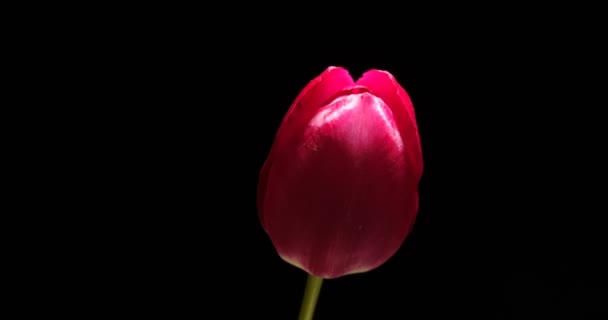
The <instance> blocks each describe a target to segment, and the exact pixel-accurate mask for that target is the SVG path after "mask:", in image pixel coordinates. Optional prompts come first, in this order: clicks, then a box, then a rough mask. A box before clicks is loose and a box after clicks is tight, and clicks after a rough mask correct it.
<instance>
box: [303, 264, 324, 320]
mask: <svg viewBox="0 0 608 320" xmlns="http://www.w3.org/2000/svg"><path fill="white" fill-rule="evenodd" d="M322 283H323V278H319V277H315V276H313V275H312V274H309V275H308V279H307V280H306V290H304V299H303V300H302V308H301V309H300V317H299V318H298V319H299V320H312V316H313V314H314V313H315V307H316V305H317V300H318V299H319V292H321V284H322Z"/></svg>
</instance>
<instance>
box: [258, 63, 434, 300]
mask: <svg viewBox="0 0 608 320" xmlns="http://www.w3.org/2000/svg"><path fill="white" fill-rule="evenodd" d="M422 168H423V164H422V152H421V148H420V139H419V135H418V128H417V124H416V118H415V114H414V109H413V106H412V102H411V100H410V98H409V96H408V94H407V93H406V91H405V90H404V89H403V88H402V87H401V86H400V85H399V84H398V83H397V81H396V79H395V78H394V77H393V76H392V75H391V74H390V73H388V72H387V71H381V70H370V71H367V72H366V73H364V74H363V76H362V77H361V78H360V79H358V80H357V81H354V80H353V79H352V78H351V76H350V74H349V73H348V71H347V70H345V69H343V68H340V67H330V68H328V69H327V70H325V71H324V72H323V73H322V74H321V75H319V76H318V77H317V78H315V79H313V80H312V81H311V82H310V83H308V85H307V86H306V87H305V88H304V89H303V90H302V91H301V92H300V94H299V95H298V96H297V98H296V99H295V101H294V102H293V104H292V105H291V107H290V108H289V110H288V111H287V114H286V115H285V117H284V118H283V121H282V123H281V125H280V127H279V129H278V131H277V133H276V136H275V139H274V142H273V145H272V148H271V150H270V153H269V155H268V157H267V159H266V161H265V163H264V166H263V168H262V170H261V172H260V176H259V184H258V190H257V206H258V212H259V218H260V221H261V224H262V226H263V228H264V230H265V231H266V233H267V234H268V236H269V237H270V240H271V241H272V244H273V245H274V247H275V249H276V250H277V252H278V254H279V256H280V257H281V258H282V259H283V260H285V261H286V262H288V263H290V264H292V265H294V266H296V267H298V268H300V269H302V270H304V271H306V272H307V273H308V274H309V275H310V276H312V278H309V284H310V282H311V281H313V282H314V281H317V282H319V283H320V280H318V279H332V278H337V277H341V276H344V275H348V274H354V273H362V272H367V271H370V270H372V269H375V268H377V267H379V266H380V265H382V264H383V263H385V262H386V261H387V260H388V259H389V258H390V257H391V256H393V255H394V254H395V252H396V251H397V250H398V249H399V247H400V246H401V244H402V243H403V241H404V240H405V238H406V236H407V235H408V233H409V232H410V231H411V229H412V226H413V224H414V221H415V218H416V213H417V211H418V183H419V181H420V178H421V175H422ZM311 279H312V280H311ZM315 279H317V280H315ZM319 286H320V284H319ZM307 288H308V287H307ZM307 292H308V289H307ZM317 294H318V292H317ZM313 304H314V303H313ZM313 308H314V306H313Z"/></svg>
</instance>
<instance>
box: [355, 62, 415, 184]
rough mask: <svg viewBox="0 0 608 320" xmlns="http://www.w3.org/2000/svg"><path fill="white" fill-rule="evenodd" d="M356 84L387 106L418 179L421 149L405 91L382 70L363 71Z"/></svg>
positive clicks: (408, 98)
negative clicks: (369, 91)
mask: <svg viewBox="0 0 608 320" xmlns="http://www.w3.org/2000/svg"><path fill="white" fill-rule="evenodd" d="M356 84H357V85H362V86H365V87H367V88H369V89H370V90H371V92H372V93H373V94H374V95H376V96H377V97H380V98H381V99H382V100H384V102H385V103H386V104H387V105H388V106H389V108H390V109H391V111H392V112H393V115H394V118H395V119H396V121H397V126H398V127H399V131H400V132H401V136H402V138H403V141H404V143H405V145H406V148H407V150H408V153H409V159H410V161H411V162H412V164H413V165H414V168H415V176H416V178H417V179H420V177H421V176H422V170H423V163H422V150H421V147H420V137H419V136H418V125H417V123H416V115H415V112H414V107H413V105H412V101H411V100H410V97H409V95H408V94H407V92H406V91H405V90H404V89H403V88H402V87H401V85H399V83H398V82H397V80H396V79H395V77H393V75H392V74H390V73H389V72H387V71H383V70H376V69H372V70H369V71H367V72H365V73H364V74H363V76H362V77H361V78H360V79H359V80H357V82H356Z"/></svg>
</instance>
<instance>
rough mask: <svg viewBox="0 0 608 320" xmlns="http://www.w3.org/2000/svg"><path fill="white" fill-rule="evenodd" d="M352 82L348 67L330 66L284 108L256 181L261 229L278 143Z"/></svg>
mask: <svg viewBox="0 0 608 320" xmlns="http://www.w3.org/2000/svg"><path fill="white" fill-rule="evenodd" d="M352 85H353V79H352V77H351V76H350V74H349V73H348V71H347V70H345V69H343V68H340V67H329V68H327V69H326V70H325V71H324V72H323V73H321V74H320V75H319V76H318V77H316V78H315V79H313V80H312V81H310V82H309V83H308V85H306V87H305V88H304V89H303V90H302V91H301V92H300V94H298V96H297V97H296V99H295V101H294V102H293V103H292V105H291V107H290V108H289V110H288V111H287V114H286V115H285V117H284V118H283V121H282V123H281V125H280V127H279V129H278V131H277V134H276V137H275V141H274V142H273V146H272V148H271V151H270V154H269V156H268V158H267V159H266V161H265V162H264V166H263V167H262V170H261V172H260V177H259V182H258V190H257V207H258V215H259V217H260V221H261V223H262V226H263V227H264V228H266V227H265V224H264V220H265V219H264V210H263V205H262V200H263V199H264V198H263V197H264V194H265V193H266V185H267V179H268V177H267V176H268V168H269V167H270V166H271V165H272V161H273V158H274V153H275V151H274V150H275V149H277V145H281V144H285V143H290V142H289V141H290V140H292V137H293V135H294V133H297V132H301V131H302V130H303V129H304V126H306V124H307V123H308V121H309V120H310V119H311V118H312V117H313V115H314V114H315V112H316V111H317V110H318V109H319V108H321V107H322V106H323V105H325V104H327V103H329V102H331V101H329V100H331V99H332V98H334V97H335V96H336V94H338V93H339V92H340V91H342V90H343V89H344V88H346V87H350V86H352Z"/></svg>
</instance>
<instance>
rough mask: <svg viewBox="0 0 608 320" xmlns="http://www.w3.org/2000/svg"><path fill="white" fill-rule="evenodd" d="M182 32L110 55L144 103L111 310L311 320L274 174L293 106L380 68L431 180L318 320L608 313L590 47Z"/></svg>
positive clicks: (119, 227)
mask: <svg viewBox="0 0 608 320" xmlns="http://www.w3.org/2000/svg"><path fill="white" fill-rule="evenodd" d="M175 20H179V19H175ZM175 20H171V21H174V22H175V23H177V24H178V25H179V26H175V25H173V27H171V28H170V29H169V30H170V31H166V30H165V29H164V27H158V28H157V29H153V30H150V29H145V28H143V27H142V28H134V29H130V30H135V31H133V32H132V33H128V35H125V34H122V35H121V37H120V39H119V41H121V44H119V45H118V46H116V47H113V48H119V49H111V50H110V52H109V53H108V55H111V56H112V59H111V60H108V61H113V62H118V64H117V65H118V66H120V67H118V68H116V69H114V68H112V70H118V71H116V73H115V74H113V75H111V77H112V79H113V80H112V81H113V82H112V84H110V85H109V86H108V87H109V88H110V91H111V92H121V93H126V95H125V96H126V97H120V98H117V99H119V100H120V103H117V104H116V105H118V106H120V107H117V108H116V113H115V114H113V116H114V117H115V119H114V120H116V123H118V126H119V127H120V129H117V130H116V131H115V132H117V133H118V134H117V136H116V137H113V138H114V139H115V141H116V143H115V145H112V146H110V148H111V149H112V150H113V151H115V152H114V153H113V154H112V156H111V160H112V163H113V165H114V166H115V168H116V169H117V171H116V172H118V173H119V175H118V177H119V178H117V179H116V180H115V181H113V184H114V187H113V188H114V190H113V191H112V192H111V193H110V194H111V198H112V199H117V200H118V201H117V203H120V204H117V205H116V207H114V208H119V210H114V211H115V212H116V213H115V214H112V218H111V219H110V220H111V221H110V223H111V224H112V229H111V230H112V232H115V233H116V234H115V236H113V235H110V236H107V237H108V239H116V240H115V242H114V241H111V243H112V244H113V245H114V246H113V248H114V249H111V250H110V249H109V252H108V256H109V257H111V259H110V260H108V261H107V262H105V263H107V264H108V265H107V269H106V270H112V272H111V273H109V274H110V275H109V276H108V279H110V280H113V281H110V283H112V291H113V293H112V294H110V295H109V298H108V299H109V300H107V301H109V302H108V304H109V305H112V306H114V305H120V306H127V307H130V309H131V310H132V311H133V314H138V313H140V312H144V313H149V314H162V315H167V316H173V317H181V316H182V315H194V316H197V317H202V318H205V319H207V318H208V319H224V318H226V319H228V318H249V317H255V318H262V319H295V318H296V316H297V313H298V310H299V306H300V302H301V298H302V294H303V290H304V284H305V280H306V274H305V273H304V272H303V271H301V270H299V269H297V268H295V267H293V266H291V265H289V264H287V263H285V262H283V261H282V260H281V259H280V258H279V257H278V255H277V254H276V252H275V251H274V248H273V247H272V244H271V242H270V240H269V238H268V236H267V235H266V234H265V233H264V231H263V229H262V227H261V225H260V223H259V220H258V216H257V211H256V201H255V199H256V187H257V179H258V174H259V170H260V169H261V166H262V164H263V161H264V160H265V158H266V156H267V154H268V152H269V150H270V146H271V143H272V140H273V138H274V134H275V132H276V130H277V128H278V125H279V123H280V121H281V119H282V117H283V116H284V114H285V113H286V111H287V109H288V108H289V106H290V104H291V102H292V101H293V99H295V97H296V96H297V94H298V93H299V91H300V90H301V89H302V88H303V87H304V86H305V85H306V84H307V83H308V81H310V80H312V79H313V78H314V77H316V76H317V75H319V74H320V73H321V72H322V71H323V70H325V68H327V67H328V66H331V65H334V66H342V67H344V68H347V69H348V70H349V71H350V72H351V75H352V76H353V77H354V78H357V77H359V76H360V75H361V74H362V73H363V72H365V71H366V70H368V69H370V68H377V69H384V70H387V71H389V72H391V73H392V74H393V75H394V76H395V77H396V78H397V80H398V81H399V82H400V83H401V85H402V86H403V87H404V88H405V89H406V90H407V91H408V93H409V94H410V97H411V99H412V101H413V104H414V107H415V109H416V114H417V120H418V124H419V129H420V136H421V140H422V148H423V157H424V163H425V171H424V175H423V178H422V181H421V184H420V194H421V195H420V197H421V203H420V211H419V215H418V220H417V222H416V225H415V227H414V230H413V232H412V233H411V235H410V236H409V237H408V239H407V240H406V241H405V243H404V244H403V246H402V247H401V249H400V250H399V251H398V252H397V254H396V255H395V256H394V257H393V258H391V259H390V260H389V261H388V262H387V263H386V264H384V265H382V266H381V267H379V268H378V269H376V270H373V271H370V272H368V273H365V274H359V275H352V276H345V277H343V278H340V279H335V280H330V281H325V282H324V284H323V288H322V291H321V296H320V300H319V304H318V307H317V311H316V316H317V317H316V319H402V318H403V319H436V318H437V317H466V318H470V317H473V318H479V319H548V318H554V317H565V318H567V319H583V318H585V319H586V317H588V318H592V317H593V316H597V315H599V314H600V312H601V311H606V310H605V308H606V302H605V301H606V300H605V298H606V296H605V294H606V291H605V289H602V288H604V286H605V275H602V274H603V271H602V270H604V269H603V268H602V267H601V262H600V260H601V257H600V256H601V250H599V248H600V247H601V246H600V245H599V243H600V242H599V236H600V233H599V231H598V230H596V229H599V228H598V227H597V225H596V224H594V223H593V222H592V221H593V219H594V217H595V216H596V215H598V214H599V212H596V210H594V209H593V208H594V207H593V205H592V204H591V201H589V200H588V199H589V198H591V197H592V196H593V195H594V193H595V191H593V190H594V188H593V187H592V185H593V183H594V182H593V181H595V180H594V175H593V172H588V170H587V169H586V167H587V166H590V165H591V162H592V160H586V159H592V158H593V157H592V156H593V155H594V154H595V153H596V151H595V150H596V149H594V148H597V145H594V144H592V143H591V142H588V141H591V138H592V137H595V135H594V132H595V131H594V130H596V129H597V128H598V127H597V126H596V125H595V124H594V123H596V120H595V119H594V118H593V117H592V116H591V113H590V110H591V109H592V108H593V106H594V105H597V103H598V102H597V101H596V100H594V98H593V97H591V95H590V94H589V92H591V91H593V90H595V87H597V85H596V84H594V81H590V80H588V79H590V77H591V78H592V77H594V75H597V71H596V68H595V65H594V64H593V63H591V62H589V59H588V58H589V57H588V54H587V53H590V54H593V52H594V48H593V44H591V45H589V42H588V41H587V39H586V38H585V37H584V35H583V36H581V35H580V34H578V33H576V34H568V28H567V27H565V28H563V29H551V28H546V29H545V28H540V29H536V30H524V31H515V30H514V29H513V28H511V27H509V26H506V27H504V28H496V29H492V30H491V31H487V30H484V28H480V27H479V26H478V25H477V26H473V27H471V28H470V29H468V28H464V27H460V28H458V29H454V28H440V29H437V30H439V31H436V32H432V31H431V30H433V28H431V25H430V24H429V25H428V26H427V25H424V26H422V27H421V28H418V29H408V28H406V27H403V30H402V31H401V30H400V29H395V30H393V31H395V35H393V34H391V35H390V36H387V37H385V38H382V37H379V36H378V35H362V34H357V33H356V32H352V33H348V32H337V33H331V34H329V35H328V34H325V36H327V38H328V39H325V38H323V40H321V37H320V36H319V35H318V34H323V32H321V33H315V34H311V33H310V32H306V31H305V32H303V33H304V34H308V36H302V35H301V34H300V33H297V34H296V33H288V32H287V31H285V32H283V31H282V29H281V28H279V27H276V26H270V27H268V28H261V27H256V28H252V29H249V27H251V26H244V27H241V28H238V31H234V32H230V31H225V30H224V31H223V32H224V33H222V34H219V33H214V32H212V31H209V30H207V29H204V30H207V31H201V32H197V31H195V30H200V28H198V29H197V28H194V26H195V24H193V25H189V24H187V23H184V22H180V21H175ZM180 23H184V25H183V26H182V25H181V24H180ZM291 26H292V27H295V26H297V23H295V22H294V23H293V25H291ZM190 27H192V28H190ZM142 30H143V31H142ZM222 30H223V29H222ZM165 32H166V33H165ZM125 48H126V49H125ZM565 48H569V49H567V50H566V49H565ZM572 48H578V50H575V49H572ZM569 52H575V54H570V53H569ZM110 64H111V63H110ZM584 159H585V160H584ZM590 181H591V182H590ZM210 314H213V315H210Z"/></svg>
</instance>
